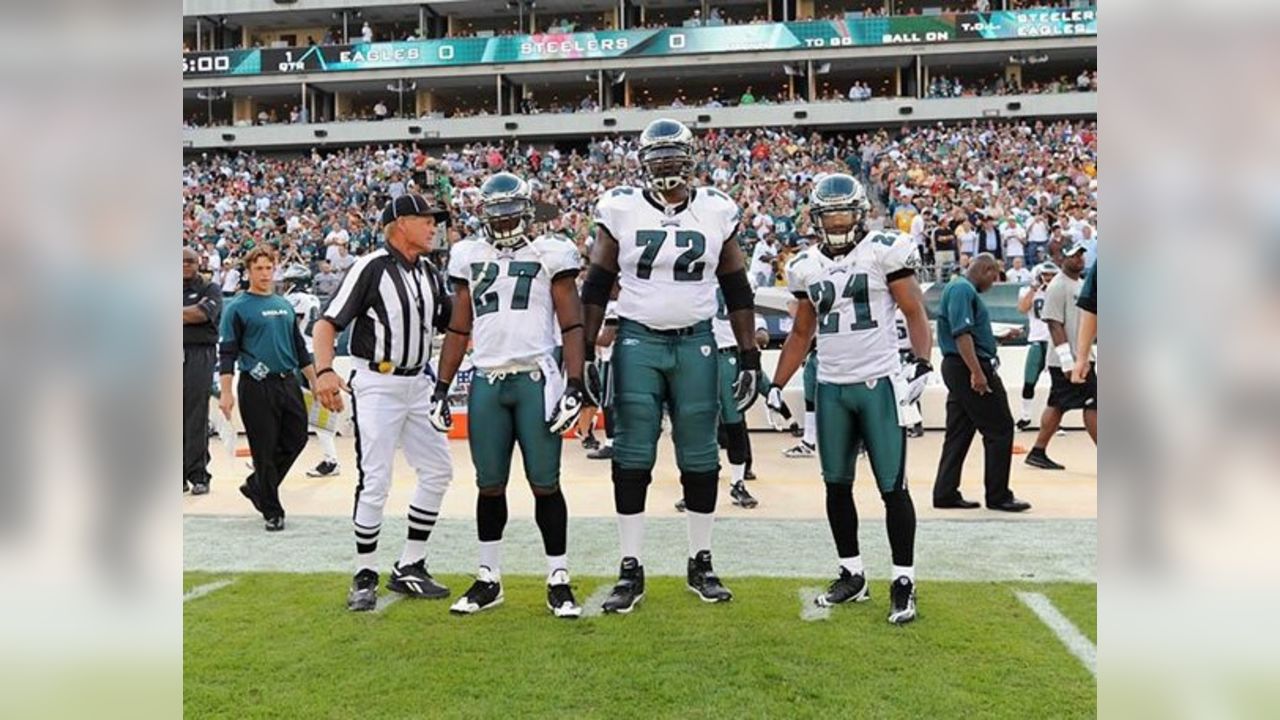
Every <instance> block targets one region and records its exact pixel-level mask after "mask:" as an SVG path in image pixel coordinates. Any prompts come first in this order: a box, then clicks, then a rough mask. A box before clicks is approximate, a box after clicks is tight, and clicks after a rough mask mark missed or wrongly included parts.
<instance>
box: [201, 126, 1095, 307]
mask: <svg viewBox="0 0 1280 720" xmlns="http://www.w3.org/2000/svg"><path fill="white" fill-rule="evenodd" d="M699 147H700V150H699V160H698V164H697V167H696V174H697V176H698V184H701V185H715V186H716V187H719V188H720V189H722V190H724V191H725V192H727V193H728V194H729V195H730V196H731V197H733V198H735V199H736V200H737V201H738V202H739V203H740V205H741V206H742V207H743V219H742V225H741V227H742V230H741V233H742V237H743V239H744V241H745V242H746V243H747V244H748V245H749V246H752V247H755V246H757V245H759V243H760V241H761V240H764V241H765V245H764V247H766V248H774V249H776V252H758V253H755V254H756V255H757V257H768V256H771V255H772V256H774V257H775V260H774V261H773V262H772V263H768V264H765V265H764V266H763V267H759V266H758V265H757V266H755V267H753V269H752V272H753V273H759V274H762V275H763V276H764V277H765V278H766V280H768V279H769V278H772V280H773V281H774V282H778V281H779V278H780V274H779V272H778V271H779V270H780V269H781V265H782V263H784V262H785V261H786V259H787V258H788V257H789V254H790V253H791V252H794V251H795V250H796V249H797V248H800V247H803V246H804V245H806V244H807V242H808V240H809V238H810V237H811V229H810V226H809V221H808V217H807V212H806V202H807V195H808V192H809V189H810V187H811V185H812V181H813V178H814V177H815V176H817V175H819V174H821V173H826V172H834V171H848V172H852V173H854V174H855V175H858V176H861V177H863V178H864V179H866V180H867V181H868V186H869V189H870V190H871V192H872V194H873V196H874V201H875V203H876V208H875V214H877V215H878V216H881V217H883V218H884V222H886V223H888V224H892V225H893V226H896V227H898V228H899V229H901V230H902V231H904V232H909V233H911V234H912V235H913V236H915V237H916V238H917V242H919V243H920V245H921V246H922V247H923V249H924V255H925V258H926V265H927V266H928V267H927V268H926V272H929V273H933V272H935V271H938V272H943V273H945V272H949V271H950V269H951V268H953V267H954V266H957V265H960V266H963V265H965V264H967V262H968V257H971V256H972V255H974V254H975V253H976V252H977V251H978V250H979V249H982V250H988V249H990V250H993V251H995V253H996V254H997V255H998V256H999V257H1001V258H1002V259H1003V260H1004V261H1005V262H1006V268H1007V270H1009V271H1014V269H1015V267H1019V266H1025V267H1030V266H1031V265H1032V264H1034V262H1036V261H1037V259H1038V258H1040V257H1047V256H1052V255H1054V254H1056V251H1057V248H1058V247H1059V246H1060V245H1061V243H1062V242H1063V241H1064V240H1065V239H1067V238H1072V239H1076V240H1079V241H1081V242H1083V243H1085V245H1086V247H1087V248H1088V249H1089V252H1090V257H1089V261H1090V262H1092V259H1093V255H1094V253H1095V252H1096V244H1097V235H1096V230H1094V225H1095V223H1096V215H1097V199H1096V189H1097V125H1096V122H1092V121H1090V122H1084V121H1056V122H1049V123H1046V122H1043V121H1017V122H995V121H981V122H980V121H976V120H975V121H970V122H965V123H959V124H949V125H947V124H941V123H939V124H937V125H923V126H914V127H902V128H898V129H894V130H887V129H886V130H880V131H876V132H843V133H828V134H825V135H824V134H822V133H817V132H811V133H805V132H798V131H794V130H776V129H765V128H758V129H750V130H746V129H742V130H710V131H707V132H706V133H703V134H702V135H701V138H700V143H699ZM498 170H509V171H512V172H515V173H518V174H521V175H523V176H525V177H527V178H529V180H530V182H531V184H532V186H533V188H534V199H535V201H536V203H537V206H538V215H537V218H538V221H539V223H540V224H541V226H542V227H541V228H540V229H541V230H545V231H550V232H558V233H562V234H564V235H566V236H568V237H570V238H571V239H573V240H574V241H575V242H576V243H577V245H578V247H579V248H580V249H581V250H582V252H583V253H584V254H585V253H586V252H587V250H588V247H589V244H590V241H591V237H592V231H593V226H592V221H591V212H592V207H593V203H594V202H595V199H596V197H597V196H598V195H599V194H600V193H601V192H602V191H604V190H605V189H607V188H610V187H613V186H615V185H619V184H624V183H636V182H638V180H639V165H638V161H637V146H636V140H635V138H634V137H632V136H623V137H614V136H607V137H596V138H592V139H591V140H590V141H589V142H587V143H586V144H585V145H583V144H581V143H579V144H577V145H576V146H572V147H570V146H544V145H538V146H534V145H529V144H526V143H521V142H519V141H512V142H507V141H500V142H497V143H481V142H476V143H470V144H466V145H461V146H453V145H445V146H444V147H443V148H433V149H431V150H430V151H427V150H425V149H423V148H420V147H415V146H411V145H404V144H390V145H387V146H383V147H367V146H366V147H359V148H344V149H335V150H331V151H325V152H323V153H322V152H320V151H319V150H312V151H311V152H310V153H308V154H303V155H301V156H294V157H285V156H270V155H260V154H255V153H245V152H239V153H235V154H224V153H213V154H205V155H202V156H200V157H191V158H189V159H188V162H187V164H186V165H185V166H184V168H183V171H182V179H183V191H182V192H183V243H184V246H186V247H191V248H193V249H195V250H197V252H198V253H200V256H201V263H202V265H203V266H204V268H205V269H206V270H207V271H208V272H211V273H212V274H213V276H214V278H215V281H217V282H219V283H220V284H221V285H222V287H223V290H224V292H227V293H233V292H235V291H236V289H237V288H238V287H239V284H240V282H241V276H240V273H239V270H238V267H237V266H238V261H239V259H240V258H241V257H243V255H244V254H245V253H247V252H248V251H249V250H250V249H252V248H253V247H256V246H259V245H262V244H264V243H265V244H269V245H271V246H273V247H276V248H277V249H278V251H279V253H280V256H281V259H282V262H281V263H279V265H278V267H279V268H280V270H279V271H280V272H283V270H284V268H285V267H287V266H288V265H289V264H291V263H297V264H302V265H306V266H307V267H309V268H310V269H311V271H312V272H313V273H314V274H315V277H316V281H317V286H318V290H319V291H321V292H322V293H323V291H324V290H325V289H326V288H332V287H336V282H337V278H339V277H340V275H341V272H342V271H344V270H345V269H346V268H347V267H349V266H350V265H351V264H353V263H354V262H355V259H354V258H355V257H358V256H360V255H362V254H364V253H366V252H369V251H370V250H371V249H373V248H376V247H377V244H378V243H379V234H378V224H377V216H378V213H379V212H380V210H381V208H382V206H383V204H384V203H385V202H386V200H387V198H390V197H395V196H398V195H400V194H402V193H405V192H407V191H411V190H412V191H417V192H421V193H423V194H427V195H434V196H435V197H437V199H439V200H440V201H442V202H444V203H446V204H448V206H449V207H450V208H451V209H452V211H453V214H454V221H453V223H452V224H451V227H450V228H449V230H448V233H447V241H448V245H452V244H453V243H454V242H456V241H457V240H458V239H459V238H460V237H463V236H465V235H467V234H470V233H471V232H473V231H474V230H475V229H476V228H477V227H478V220H477V218H476V215H475V209H476V204H477V201H478V198H479V185H480V183H481V182H482V181H483V179H484V177H485V176H486V175H487V174H489V173H492V172H495V171H498ZM992 242H994V243H995V244H996V247H992V246H991V243H992ZM441 252H447V249H444V248H443V247H442V250H441ZM1019 256H1021V257H1022V258H1023V260H1022V261H1021V262H1019V263H1017V265H1015V262H1014V258H1015V257H1019Z"/></svg>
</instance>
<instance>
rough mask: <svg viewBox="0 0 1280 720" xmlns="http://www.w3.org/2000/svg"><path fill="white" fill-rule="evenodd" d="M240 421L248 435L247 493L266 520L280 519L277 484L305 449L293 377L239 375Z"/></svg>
mask: <svg viewBox="0 0 1280 720" xmlns="http://www.w3.org/2000/svg"><path fill="white" fill-rule="evenodd" d="M239 389H240V419H241V420H243V421H244V431H245V434H246V435H248V436H249V452H250V453H251V454H252V455H253V475H251V476H249V481H248V483H249V491H250V493H252V495H253V497H254V500H256V501H257V502H256V505H257V507H258V510H259V511H261V512H262V516H263V517H264V518H266V519H268V520H270V519H272V518H277V517H284V508H283V507H281V506H280V483H281V482H283V481H284V476H285V475H287V474H288V473H289V468H291V467H293V461H294V460H297V459H298V455H299V454H301V453H302V449H303V448H304V447H306V446H307V410H306V406H305V405H303V403H302V388H301V387H300V386H299V385H298V379H297V377H296V376H294V375H288V376H284V377H282V376H280V375H269V376H267V377H266V378H264V379H262V380H254V379H253V378H252V377H250V376H249V375H248V374H247V373H241V375H240V384H239Z"/></svg>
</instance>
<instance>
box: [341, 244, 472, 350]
mask: <svg viewBox="0 0 1280 720" xmlns="http://www.w3.org/2000/svg"><path fill="white" fill-rule="evenodd" d="M449 313H450V302H449V297H448V296H447V295H446V294H445V291H444V284H443V283H442V282H441V280H440V274H439V271H437V270H436V268H435V267H434V266H433V265H432V264H431V263H430V262H429V261H427V260H426V259H425V258H419V259H418V261H417V262H411V261H410V260H409V259H408V258H406V257H405V256H403V255H401V254H400V252H399V251H397V250H396V249H395V248H392V247H390V246H385V247H383V248H380V249H378V250H376V251H374V252H372V253H369V254H368V255H366V256H364V257H362V258H360V259H359V260H357V261H356V264H355V265H352V266H351V269H350V270H348V271H347V274H346V276H345V277H344V278H343V279H342V285H341V286H340V287H339V288H338V292H337V294H336V295H334V296H333V300H331V301H330V302H329V306H328V307H327V308H325V311H324V317H325V319H327V320H328V321H329V322H331V323H333V324H334V326H335V327H337V328H338V330H339V331H341V330H342V329H343V328H345V327H346V326H347V325H348V324H349V323H351V322H352V321H354V322H355V326H354V327H353V328H352V330H351V345H350V347H351V355H352V356H354V357H356V358H359V359H361V360H365V361H368V362H373V363H382V362H390V363H391V364H392V365H393V366H394V367H395V368H397V369H402V370H409V369H416V368H420V367H422V366H423V365H424V364H426V363H427V361H428V360H429V358H430V355H431V338H432V336H433V335H434V334H435V332H437V331H440V332H443V331H444V329H445V328H446V327H447V325H448V322H449Z"/></svg>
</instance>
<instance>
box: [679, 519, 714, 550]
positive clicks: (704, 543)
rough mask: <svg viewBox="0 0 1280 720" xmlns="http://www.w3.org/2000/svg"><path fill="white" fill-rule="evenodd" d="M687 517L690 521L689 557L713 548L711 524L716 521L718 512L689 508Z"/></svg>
mask: <svg viewBox="0 0 1280 720" xmlns="http://www.w3.org/2000/svg"><path fill="white" fill-rule="evenodd" d="M685 517H686V519H687V520H688V522H689V557H695V556H696V555H697V554H698V553H699V552H701V551H703V550H708V551H709V550H711V526H712V525H713V524H714V523H715V520H716V514H715V513H714V512H709V513H699V512H694V511H692V510H687V511H686V512H685Z"/></svg>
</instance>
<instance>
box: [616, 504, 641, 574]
mask: <svg viewBox="0 0 1280 720" xmlns="http://www.w3.org/2000/svg"><path fill="white" fill-rule="evenodd" d="M618 543H619V545H620V546H621V547H622V557H633V558H635V559H636V560H640V552H641V548H642V547H643V546H644V513H636V514H635V515H619V516H618ZM641 564H642V565H643V564H644V563H641Z"/></svg>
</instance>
